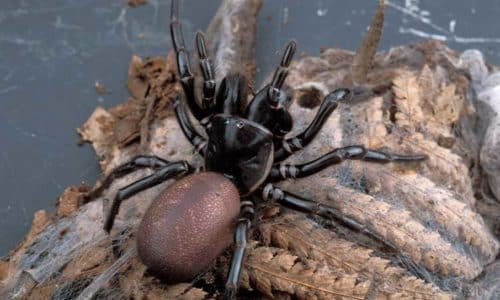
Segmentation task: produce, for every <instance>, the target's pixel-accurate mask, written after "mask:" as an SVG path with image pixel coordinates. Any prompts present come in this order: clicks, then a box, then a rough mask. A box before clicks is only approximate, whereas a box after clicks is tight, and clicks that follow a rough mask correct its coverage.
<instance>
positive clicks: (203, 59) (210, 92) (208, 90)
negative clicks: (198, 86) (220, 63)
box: [196, 31, 216, 108]
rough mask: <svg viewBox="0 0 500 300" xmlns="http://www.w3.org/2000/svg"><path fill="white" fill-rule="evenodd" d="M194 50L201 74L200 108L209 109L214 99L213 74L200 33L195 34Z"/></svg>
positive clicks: (203, 39)
mask: <svg viewBox="0 0 500 300" xmlns="http://www.w3.org/2000/svg"><path fill="white" fill-rule="evenodd" d="M196 48H197V49H198V57H199V59H200V68H201V71H202V73H203V99H202V101H201V107H203V108H211V107H213V105H214V97H215V88H216V84H215V75H214V73H215V72H214V69H213V65H212V62H211V61H210V59H209V58H208V55H207V46H206V43H205V36H204V35H203V33H201V32H200V31H198V32H197V33H196Z"/></svg>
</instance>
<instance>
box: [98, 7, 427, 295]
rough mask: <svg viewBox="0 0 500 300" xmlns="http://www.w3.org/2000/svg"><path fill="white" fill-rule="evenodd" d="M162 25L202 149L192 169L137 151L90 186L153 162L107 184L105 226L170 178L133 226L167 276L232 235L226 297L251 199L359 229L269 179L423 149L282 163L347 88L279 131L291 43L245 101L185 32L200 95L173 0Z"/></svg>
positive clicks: (188, 268)
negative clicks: (111, 192)
mask: <svg viewBox="0 0 500 300" xmlns="http://www.w3.org/2000/svg"><path fill="white" fill-rule="evenodd" d="M170 34H171V39H172V44H173V47H174V50H175V53H176V62H177V67H178V73H179V78H180V83H181V85H182V88H183V92H184V97H180V96H177V97H176V99H175V101H174V110H175V116H176V118H177V121H178V123H179V125H180V128H181V129H182V132H183V133H184V135H185V137H186V138H187V139H188V140H189V141H190V143H191V144H192V145H193V146H194V148H195V149H196V151H197V152H198V153H199V154H200V155H201V156H202V157H203V158H204V167H203V170H196V169H195V168H194V167H193V166H191V164H190V163H189V162H187V161H176V162H169V161H166V160H164V159H162V158H160V157H157V156H145V155H143V156H138V157H136V158H134V159H133V160H131V161H130V162H128V163H125V164H123V165H121V166H119V167H117V168H116V169H114V170H113V171H112V172H111V174H110V175H108V177H106V178H105V179H104V181H103V183H102V184H101V186H100V187H99V188H98V189H97V190H96V191H94V197H95V196H97V195H98V194H100V193H101V192H102V191H103V190H104V189H105V188H107V187H108V186H109V185H110V184H111V182H112V181H113V180H114V178H117V177H122V176H124V175H126V174H128V173H131V172H133V171H135V170H137V169H139V168H151V169H153V170H154V173H153V174H152V175H149V176H147V177H144V178H142V179H139V180H137V181H135V182H132V183H130V184H129V185H127V186H125V187H123V188H121V189H120V190H119V191H118V192H117V194H116V195H115V197H114V199H113V201H112V204H111V208H110V210H109V212H108V214H107V216H106V218H105V222H104V230H106V231H107V232H108V233H109V232H110V231H111V229H112V227H113V223H114V220H115V217H116V215H117V214H118V212H119V208H120V204H121V202H122V201H123V200H125V199H127V198H129V197H131V196H133V195H135V194H137V193H139V192H140V191H143V190H146V189H148V188H150V187H152V186H155V185H158V184H160V183H162V182H165V181H167V180H170V179H174V178H176V179H178V181H176V182H175V183H174V184H172V185H170V186H169V187H167V188H166V189H165V190H164V191H163V192H162V193H160V195H159V196H158V197H157V198H156V199H155V201H154V202H153V204H152V205H151V206H150V207H149V208H148V210H147V211H146V213H145V216H144V217H143V220H142V221H141V225H140V226H139V230H138V233H137V240H138V254H139V257H140V258H141V260H142V262H143V263H144V264H145V265H146V266H147V267H148V268H149V269H150V270H151V271H152V272H153V273H155V274H158V276H160V277H162V278H164V279H166V280H168V281H185V280H190V279H192V278H193V277H195V276H196V275H197V274H198V273H200V272H202V271H203V270H205V269H207V268H208V266H209V265H210V263H211V262H212V261H213V260H214V259H215V258H216V257H217V256H219V255H220V254H221V253H222V252H223V251H224V250H225V249H226V248H227V247H229V246H230V244H231V242H232V241H231V239H232V236H234V253H233V256H232V260H231V264H230V268H229V273H228V276H227V282H226V286H225V289H226V296H227V298H229V299H233V298H235V297H236V294H237V290H238V281H239V278H240V273H241V270H242V265H243V261H244V257H245V248H246V244H247V232H248V231H249V229H250V227H251V226H252V223H253V221H254V216H255V206H256V204H260V203H261V202H262V201H274V202H276V203H278V204H280V205H283V206H285V207H287V208H291V209H295V210H300V211H302V212H306V213H310V214H315V215H318V216H321V217H323V218H327V219H335V220H338V221H341V222H342V223H345V224H348V225H349V226H351V227H354V228H357V229H360V230H364V228H363V226H362V225H361V224H359V223H357V222H356V221H354V220H352V219H349V218H347V217H344V216H342V215H341V214H340V213H339V211H338V210H336V209H335V208H333V207H330V206H327V205H324V204H321V203H318V202H315V201H313V200H309V199H305V198H303V197H301V196H298V195H294V194H292V193H289V192H287V191H284V190H282V189H281V188H279V187H276V186H274V185H273V183H275V182H278V181H282V180H285V179H295V178H301V177H305V176H309V175H312V174H315V173H317V172H319V171H321V170H323V169H325V168H327V167H329V166H332V165H335V164H339V163H341V162H342V161H344V160H364V161H371V162H376V163H388V162H410V161H422V160H425V159H426V158H427V156H426V155H399V154H391V153H386V152H383V151H378V150H372V149H367V148H365V147H364V146H362V145H353V146H346V147H342V148H337V149H333V150H332V151H330V152H328V153H326V154H324V155H323V156H321V157H319V158H317V159H315V160H313V161H310V162H306V163H303V164H296V165H294V164H284V163H282V162H283V161H284V160H285V159H287V158H288V157H289V156H291V155H292V154H293V153H295V152H297V151H300V150H302V149H303V148H305V147H306V146H307V145H308V144H309V143H310V142H311V141H312V140H313V139H314V138H315V136H316V135H317V134H318V132H319V131H320V130H321V128H322V126H323V124H324V123H325V121H326V120H327V118H328V117H329V116H330V115H331V114H332V112H333V111H334V110H335V109H336V108H337V106H338V105H339V103H340V102H343V101H349V100H350V99H351V98H352V93H351V91H350V90H349V89H346V88H340V89H337V90H334V91H332V92H331V93H329V94H328V95H327V96H326V97H324V99H323V101H322V103H321V105H320V107H319V109H318V111H317V113H316V115H315V117H314V119H313V120H312V122H311V123H310V124H309V126H308V127H307V128H306V129H305V130H304V131H303V132H302V133H300V134H298V135H296V136H293V137H287V135H288V133H289V132H290V131H291V130H292V127H293V118H292V116H291V115H290V113H289V111H288V108H289V107H290V105H291V103H292V97H291V95H290V93H289V92H288V90H287V89H286V88H285V86H284V82H285V79H286V78H287V75H288V72H289V66H290V63H291V61H292V59H293V56H294V53H295V50H296V43H295V42H294V41H290V42H289V43H288V44H287V46H286V48H285V50H284V53H283V55H282V58H281V62H280V64H279V66H278V67H277V68H276V70H275V72H274V76H273V78H272V80H271V82H270V83H269V84H268V85H266V86H264V87H263V88H262V89H261V90H260V91H258V92H257V93H256V94H255V95H254V96H253V98H252V100H251V101H250V102H249V103H248V105H247V103H246V100H247V83H246V79H245V77H244V76H243V75H241V74H238V73H233V74H229V75H227V76H226V77H225V78H224V79H223V80H222V82H221V83H220V84H219V86H218V87H217V84H216V82H215V76H214V68H213V66H212V63H211V60H210V58H209V57H208V54H207V50H206V44H205V38H204V35H203V34H202V33H201V32H198V33H197V34H196V37H195V44H196V48H197V52H198V57H199V64H200V68H201V71H202V76H203V91H202V97H201V99H197V98H198V97H197V96H196V93H195V89H194V80H195V78H194V75H193V73H192V71H191V64H190V60H189V52H188V51H187V49H186V46H185V43H184V37H183V33H182V28H181V22H180V18H179V1H178V0H172V2H171V16H170ZM186 104H187V105H186ZM186 108H187V109H188V110H189V111H190V112H191V114H192V115H193V116H194V119H195V120H196V121H197V122H199V123H200V125H201V128H203V129H204V131H205V135H202V134H200V133H199V132H198V131H197V129H196V127H195V126H194V124H193V123H192V121H191V120H192V119H191V118H190V116H189V113H188V111H187V110H186ZM233 234H234V235H233ZM228 236H229V238H228Z"/></svg>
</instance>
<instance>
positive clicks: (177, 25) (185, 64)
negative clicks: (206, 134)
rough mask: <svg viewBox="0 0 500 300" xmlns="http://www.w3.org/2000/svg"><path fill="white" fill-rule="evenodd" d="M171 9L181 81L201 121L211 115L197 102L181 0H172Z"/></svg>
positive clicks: (171, 31) (190, 106) (194, 111)
mask: <svg viewBox="0 0 500 300" xmlns="http://www.w3.org/2000/svg"><path fill="white" fill-rule="evenodd" d="M171 4H172V5H171V8H170V36H171V39H172V44H173V46H174V49H175V53H176V55H177V69H178V71H179V76H180V81H181V85H182V88H183V89H184V94H185V95H186V100H187V103H188V106H189V108H190V109H191V111H192V112H193V115H194V116H195V117H196V119H198V120H201V119H203V118H204V117H205V116H207V115H208V114H209V111H208V109H207V107H203V106H202V107H200V105H199V104H198V102H197V101H196V96H195V92H194V75H193V72H191V64H190V62H189V52H188V51H187V49H186V46H185V43H184V36H183V33H182V26H181V22H180V19H179V0H172V3H171Z"/></svg>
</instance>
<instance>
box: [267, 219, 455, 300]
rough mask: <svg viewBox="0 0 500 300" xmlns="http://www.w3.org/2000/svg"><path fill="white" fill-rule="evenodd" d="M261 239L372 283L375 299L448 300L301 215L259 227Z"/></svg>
mask: <svg viewBox="0 0 500 300" xmlns="http://www.w3.org/2000/svg"><path fill="white" fill-rule="evenodd" d="M260 230H261V232H262V234H263V238H264V240H265V241H266V240H267V241H269V242H270V243H271V244H272V245H273V246H277V247H280V248H283V249H288V250H290V251H291V252H292V253H293V254H295V255H297V256H299V257H300V258H307V259H312V260H315V261H318V262H325V263H327V264H328V265H329V266H330V267H331V268H332V269H333V270H336V271H337V272H343V273H346V274H351V275H355V276H357V277H359V278H363V279H365V280H368V281H372V283H371V284H372V286H373V290H374V291H375V294H376V296H377V297H382V296H385V297H388V296H394V295H395V294H397V295H398V296H399V297H405V298H406V297H410V298H413V297H414V298H419V299H451V295H450V294H447V293H444V292H442V291H440V290H439V289H438V288H437V287H435V286H433V285H432V284H428V283H425V282H424V281H423V280H421V279H418V278H416V277H414V276H412V275H410V274H409V273H408V272H407V271H406V270H403V269H401V268H399V267H396V266H393V265H392V264H391V263H390V261H389V260H386V259H383V258H380V257H377V256H376V255H375V254H374V253H373V251H372V250H371V249H368V248H365V247H362V246H359V245H356V244H354V243H352V242H349V241H346V240H344V239H342V238H340V237H338V236H337V235H336V234H335V233H333V232H332V231H330V230H328V229H324V228H322V227H320V226H319V225H318V224H316V223H315V222H313V221H311V220H309V219H307V218H305V217H304V215H300V214H297V213H288V214H286V215H284V216H283V217H280V218H278V219H277V220H272V221H271V222H269V223H266V224H262V225H261V226H260Z"/></svg>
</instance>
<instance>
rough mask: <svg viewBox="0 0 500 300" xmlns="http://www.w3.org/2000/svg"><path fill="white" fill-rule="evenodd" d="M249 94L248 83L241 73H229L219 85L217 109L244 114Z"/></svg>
mask: <svg viewBox="0 0 500 300" xmlns="http://www.w3.org/2000/svg"><path fill="white" fill-rule="evenodd" d="M247 96H248V83H247V81H246V78H245V76H243V75H241V74H228V75H227V76H226V77H224V79H223V80H222V82H221V83H220V85H219V90H218V92H217V97H216V100H215V102H216V104H215V111H216V112H217V113H222V114H228V115H233V116H243V111H244V110H245V106H246V101H247Z"/></svg>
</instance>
